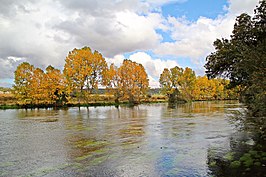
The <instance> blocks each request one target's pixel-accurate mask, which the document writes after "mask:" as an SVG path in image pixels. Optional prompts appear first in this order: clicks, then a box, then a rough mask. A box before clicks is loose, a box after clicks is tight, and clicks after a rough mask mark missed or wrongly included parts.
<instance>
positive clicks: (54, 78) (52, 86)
mask: <svg viewBox="0 0 266 177" xmlns="http://www.w3.org/2000/svg"><path fill="white" fill-rule="evenodd" d="M44 84H45V86H44V87H45V92H46V93H45V94H46V101H47V102H48V103H50V104H54V103H57V104H64V103H65V102H66V101H67V98H66V96H67V95H66V88H65V78H64V75H63V74H62V73H61V71H60V70H59V69H56V68H54V67H53V66H51V65H49V66H48V67H47V68H46V74H45V82H44Z"/></svg>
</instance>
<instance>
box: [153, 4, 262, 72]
mask: <svg viewBox="0 0 266 177" xmlns="http://www.w3.org/2000/svg"><path fill="white" fill-rule="evenodd" d="M257 4H258V0H229V6H228V7H226V10H227V13H226V14H225V15H223V16H218V17H217V18H216V19H210V18H206V17H199V18H198V20H197V21H195V22H191V21H188V20H187V19H186V18H185V17H180V18H175V17H171V16H170V17H168V19H167V22H168V30H169V32H170V35H171V38H172V39H173V40H174V42H163V43H161V44H160V45H159V46H157V48H156V49H154V52H155V53H156V54H159V55H173V56H176V57H185V58H190V60H191V61H192V62H193V63H194V64H196V65H197V66H198V67H199V68H201V70H203V69H204V68H203V65H204V63H205V58H206V56H207V55H208V54H210V53H211V52H212V51H213V50H214V48H213V42H214V41H215V40H216V39H217V38H228V37H230V35H231V33H232V30H233V26H234V23H235V18H236V16H238V15H239V14H240V13H243V12H246V13H249V14H252V11H253V9H254V8H255V6H256V5H257ZM199 73H202V71H200V72H199Z"/></svg>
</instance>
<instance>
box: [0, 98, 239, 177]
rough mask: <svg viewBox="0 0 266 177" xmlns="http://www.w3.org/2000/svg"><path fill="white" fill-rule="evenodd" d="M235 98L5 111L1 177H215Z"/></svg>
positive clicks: (0, 113)
mask: <svg viewBox="0 0 266 177" xmlns="http://www.w3.org/2000/svg"><path fill="white" fill-rule="evenodd" d="M241 109H242V108H241V105H240V104H239V103H238V102H236V101H220V102H194V103H188V104H184V105H179V106H178V107H177V108H176V109H172V108H169V107H168V105H167V104H165V103H161V104H150V105H139V106H136V107H133V108H128V107H120V108H119V109H117V108H115V107H113V106H110V107H96V108H92V107H90V108H89V109H88V110H87V109H86V108H81V109H80V110H79V109H78V108H69V109H68V110H53V109H48V110H45V109H39V110H38V109H34V110H21V109H20V110H0V156H1V158H0V176H4V177H5V176H129V177H134V176H155V177H156V176H209V175H211V174H210V170H209V166H208V155H209V154H208V153H210V149H211V150H212V151H215V152H214V153H216V154H217V153H218V154H219V153H221V154H223V153H225V152H227V151H228V150H229V149H230V136H231V135H232V134H233V133H234V132H235V131H236V130H235V127H234V125H232V124H231V123H230V121H229V120H230V116H231V115H232V114H233V113H234V112H235V110H241Z"/></svg>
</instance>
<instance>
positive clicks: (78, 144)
mask: <svg viewBox="0 0 266 177" xmlns="http://www.w3.org/2000/svg"><path fill="white" fill-rule="evenodd" d="M106 145H108V143H107V142H106V141H94V140H81V141H78V142H76V143H75V147H78V148H79V147H97V146H106Z"/></svg>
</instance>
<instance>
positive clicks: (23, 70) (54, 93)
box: [14, 47, 149, 104]
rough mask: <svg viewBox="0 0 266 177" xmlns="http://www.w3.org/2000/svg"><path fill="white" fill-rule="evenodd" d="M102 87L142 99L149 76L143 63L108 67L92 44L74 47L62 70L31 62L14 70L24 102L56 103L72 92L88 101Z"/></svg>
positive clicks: (132, 99) (118, 95)
mask: <svg viewBox="0 0 266 177" xmlns="http://www.w3.org/2000/svg"><path fill="white" fill-rule="evenodd" d="M99 86H102V87H106V88H107V90H108V91H109V92H111V93H113V94H114V95H115V98H116V99H115V100H116V102H118V101H119V99H120V98H123V99H128V100H129V101H130V102H135V101H140V98H141V97H144V95H145V94H146V93H147V91H148V86H149V84H148V76H147V73H146V71H145V69H144V67H143V66H142V65H141V64H138V63H136V62H133V61H130V60H124V61H123V64H122V65H121V66H120V67H119V68H118V67H116V66H114V64H111V65H110V67H108V65H107V63H106V61H105V59H104V57H103V56H102V55H101V54H100V53H99V52H98V51H94V52H92V51H91V49H90V48H89V47H84V48H82V49H74V50H73V51H71V52H69V54H68V56H67V57H66V59H65V66H64V70H63V73H61V72H60V70H58V69H55V68H54V67H52V66H48V67H47V68H46V70H45V71H43V70H42V69H40V68H35V67H34V66H33V65H31V64H30V63H28V62H23V63H21V64H20V65H19V66H18V67H17V69H16V71H15V85H14V93H15V96H16V98H17V99H18V100H21V101H23V104H27V103H31V104H55V103H63V102H65V101H67V99H66V98H67V96H69V95H72V96H75V97H78V100H79V103H80V101H81V100H83V101H85V102H87V103H88V102H89V101H90V100H89V99H88V98H89V95H90V94H91V93H92V91H94V90H97V89H98V87H99Z"/></svg>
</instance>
